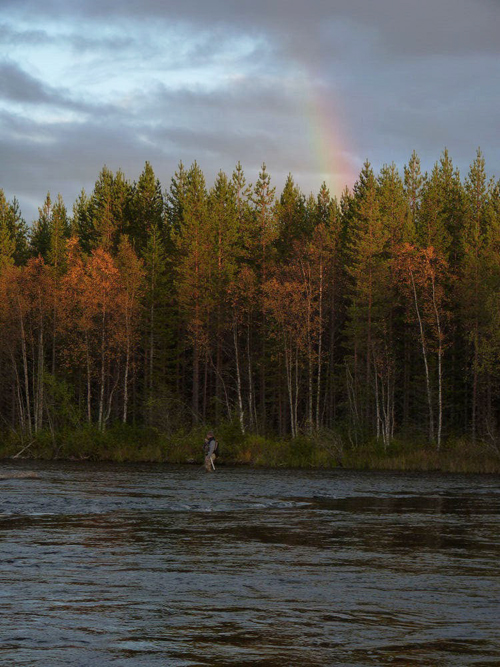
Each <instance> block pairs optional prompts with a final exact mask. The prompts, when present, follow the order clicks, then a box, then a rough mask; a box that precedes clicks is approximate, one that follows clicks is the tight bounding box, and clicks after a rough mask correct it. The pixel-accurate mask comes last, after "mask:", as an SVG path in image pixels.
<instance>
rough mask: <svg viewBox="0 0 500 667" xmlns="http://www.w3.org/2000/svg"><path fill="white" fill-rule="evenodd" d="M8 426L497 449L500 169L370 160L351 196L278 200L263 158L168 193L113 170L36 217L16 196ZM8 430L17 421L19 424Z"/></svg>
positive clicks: (10, 233)
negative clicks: (468, 443) (494, 172)
mask: <svg viewBox="0 0 500 667" xmlns="http://www.w3.org/2000/svg"><path fill="white" fill-rule="evenodd" d="M0 331H1V339H0V340H1V342H0V419H1V422H2V425H3V427H4V428H5V429H13V430H16V431H19V432H22V433H24V434H26V435H33V434H34V433H36V432H38V431H40V430H42V429H50V430H52V431H53V432H57V431H60V430H62V429H65V428H75V427H78V426H79V425H81V424H83V423H91V424H95V425H98V427H99V428H100V429H102V430H104V429H105V428H106V425H108V424H110V423H112V422H116V421H122V422H126V423H131V424H135V425H141V424H144V425H149V426H154V427H157V428H158V429H160V430H164V431H168V432H173V431H176V430H178V429H185V428H188V427H190V426H191V425H193V424H197V423H202V422H203V423H210V424H211V425H213V426H216V425H217V424H218V423H221V422H222V421H228V420H232V421H234V422H236V423H238V424H239V425H240V428H241V430H242V431H243V432H249V431H250V432H255V433H261V434H270V433H274V434H277V435H281V436H284V435H291V436H297V435H298V434H299V433H303V432H306V433H307V432H313V431H317V430H320V429H323V428H333V429H341V430H342V431H343V433H344V434H345V435H346V437H347V438H348V439H349V440H350V441H351V442H352V443H353V444H356V443H361V442H363V441H366V440H367V439H373V438H377V439H379V441H380V442H382V443H383V444H384V445H385V446H387V445H388V444H389V443H390V442H391V440H392V439H393V438H394V437H395V436H404V437H408V438H410V437H412V438H415V437H417V438H419V440H420V441H424V440H425V441H428V442H429V443H432V444H434V445H435V446H436V448H439V447H440V445H441V443H442V441H443V439H444V438H446V437H448V436H452V435H467V436H468V437H470V438H471V439H472V440H475V439H478V438H481V439H485V438H489V439H490V440H491V442H494V443H496V442H497V431H498V428H499V410H500V391H499V390H500V184H499V182H495V181H493V180H488V178H487V176H486V173H485V164H484V159H483V156H482V154H481V152H480V151H478V153H477V156H476V158H475V160H474V161H473V163H472V165H471V167H470V170H469V173H468V174H467V176H466V177H465V178H464V179H461V177H460V175H459V173H458V171H457V170H456V169H455V168H454V166H453V163H452V160H451V158H450V156H449V155H448V153H447V152H446V151H445V152H444V153H443V154H442V156H441V158H440V160H439V161H438V162H437V163H436V165H435V166H434V168H433V169H432V171H431V173H429V174H424V173H422V172H421V168H420V161H419V158H418V157H417V155H416V154H415V153H414V154H413V155H412V156H411V159H410V160H409V163H408V165H407V166H405V168H404V173H403V174H400V173H399V172H398V170H397V169H396V167H395V166H394V165H388V166H384V167H383V168H382V169H381V170H380V173H379V174H375V173H374V171H373V169H372V167H371V166H370V164H369V163H366V164H365V165H364V167H363V169H362V171H361V173H360V176H359V179H358V181H357V182H356V184H355V186H354V188H353V191H352V192H350V191H348V190H347V189H346V190H345V191H344V193H343V194H342V196H341V197H340V200H337V199H336V198H335V197H332V196H331V194H330V192H329V190H328V188H327V187H326V185H325V184H323V185H322V186H321V187H320V189H319V193H318V194H317V195H309V196H305V195H304V194H303V193H302V192H301V190H300V189H299V187H298V186H297V185H296V184H295V182H294V180H293V178H292V176H291V175H290V176H289V177H288V179H287V181H286V184H285V186H284V189H283V191H282V192H281V194H279V195H277V194H276V192H275V188H274V187H273V186H272V184H271V178H270V175H269V173H268V172H267V170H266V167H265V166H264V165H263V167H262V169H261V172H260V174H259V177H258V180H257V182H256V183H255V185H253V186H252V185H250V184H248V183H247V181H246V179H245V175H244V172H243V169H242V168H241V165H240V164H238V165H237V167H236V168H235V170H234V172H233V173H232V175H231V176H228V175H226V174H225V173H222V172H221V173H219V174H218V176H217V178H216V180H215V183H214V184H213V186H212V187H210V188H208V187H207V185H206V182H205V178H204V175H203V173H202V171H201V170H200V168H199V166H198V165H197V164H196V163H194V164H193V165H192V166H191V167H190V168H189V169H186V168H185V167H184V166H183V165H182V164H180V165H179V168H178V170H177V172H176V173H175V175H174V176H173V178H172V179H171V183H170V186H169V188H168V189H167V190H165V191H163V190H162V187H161V185H160V182H159V181H158V179H157V178H156V176H155V174H154V172H153V169H152V168H151V166H150V165H149V164H148V163H146V165H145V168H144V170H143V172H142V174H141V175H140V177H139V179H138V181H137V182H134V183H131V182H130V181H128V180H127V179H126V177H125V175H124V174H123V173H122V172H121V171H118V172H117V173H116V174H114V173H112V172H111V171H110V170H109V169H107V168H106V167H105V168H103V170H102V171H101V173H100V174H99V178H98V180H97V182H96V184H95V187H94V190H93V192H92V193H91V194H86V193H85V192H84V191H82V193H81V195H80V197H79V198H78V200H77V201H76V202H75V204H74V206H73V210H72V212H71V214H69V213H68V211H67V210H66V207H65V204H64V202H63V200H62V198H61V197H60V196H59V197H57V199H56V200H55V201H53V200H52V198H51V196H50V195H47V198H46V200H45V202H44V204H43V206H42V207H41V208H40V209H39V216H38V219H37V220H36V221H35V222H34V223H33V225H32V226H31V227H30V228H28V227H27V225H26V223H25V222H24V221H23V219H22V217H21V214H20V211H19V207H18V205H17V203H16V201H15V200H14V202H7V201H6V199H5V196H4V194H3V192H2V191H0ZM0 428H1V427H0Z"/></svg>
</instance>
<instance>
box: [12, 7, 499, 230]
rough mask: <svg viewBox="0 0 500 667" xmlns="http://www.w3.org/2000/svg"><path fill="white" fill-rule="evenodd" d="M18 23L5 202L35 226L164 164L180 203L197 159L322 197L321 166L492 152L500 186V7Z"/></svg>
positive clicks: (50, 14) (210, 172)
mask: <svg viewBox="0 0 500 667" xmlns="http://www.w3.org/2000/svg"><path fill="white" fill-rule="evenodd" d="M2 11H3V16H2V20H3V23H2V24H0V41H1V43H2V45H6V46H8V49H9V50H8V53H9V58H8V60H3V61H2V63H1V64H0V110H2V113H1V114H0V142H1V149H2V157H4V156H5V159H3V160H2V161H1V162H0V187H4V188H5V189H6V190H7V191H8V194H9V196H12V195H13V194H17V195H18V196H19V198H20V200H21V204H22V206H23V209H25V212H26V215H27V217H28V218H29V217H31V216H32V215H33V214H34V212H35V213H36V206H38V205H40V203H41V201H42V200H43V196H44V194H45V192H46V191H47V189H50V190H51V191H53V192H54V193H55V192H57V191H59V190H61V192H62V194H63V195H64V197H65V200H66V201H67V203H69V204H71V201H72V199H73V198H74V197H75V196H76V194H77V193H78V191H79V190H80V188H81V187H82V186H85V187H87V188H90V187H92V184H93V182H94V181H95V179H96V178H97V174H98V172H99V170H100V168H101V167H102V166H103V164H105V163H106V164H108V166H109V167H110V168H112V169H117V168H119V167H122V168H123V169H124V171H125V173H126V175H127V176H129V177H130V178H136V177H137V176H138V174H139V172H140V171H141V170H142V166H143V164H144V161H145V160H149V161H151V162H152V164H153V166H154V167H155V169H156V171H157V175H158V176H159V178H160V180H161V181H162V183H163V185H164V186H166V185H168V183H169V181H170V177H171V175H172V173H173V171H174V169H175V167H176V165H177V163H178V161H179V160H180V159H182V160H183V161H184V162H185V163H186V164H190V163H191V162H192V161H193V160H194V159H197V160H198V162H199V163H200V164H201V166H202V168H203V169H204V170H205V173H206V175H207V180H208V181H209V182H210V180H211V179H212V178H213V177H214V176H215V174H216V173H217V171H218V170H219V169H220V168H222V169H224V170H226V171H231V170H232V168H233V166H234V164H235V163H236V162H237V161H238V160H241V162H242V164H243V166H244V168H245V169H248V170H249V173H250V174H252V173H253V175H251V176H250V177H249V180H255V176H256V172H257V171H258V168H259V165H260V164H261V163H262V162H263V161H266V163H267V164H268V167H269V169H270V171H271V174H272V175H273V176H274V179H275V182H276V183H277V184H278V187H279V186H280V185H281V183H282V182H283V179H284V177H285V176H286V174H287V173H288V172H289V171H292V172H293V173H294V175H295V177H296V180H297V181H298V183H299V185H301V186H302V188H303V189H304V190H305V191H309V190H310V189H315V190H317V188H318V186H319V184H320V182H321V180H322V178H323V174H322V170H323V168H324V165H321V164H320V163H319V161H318V152H319V151H322V152H323V153H328V152H335V151H337V152H338V153H339V155H340V154H342V156H343V157H344V158H345V156H346V155H347V158H346V159H347V161H350V162H351V163H354V164H355V165H357V166H358V167H361V164H362V161H363V159H364V158H365V157H368V158H369V159H370V160H371V161H372V162H373V163H374V165H379V164H382V163H383V162H391V161H392V160H394V161H395V162H396V163H397V164H398V165H399V166H400V167H402V165H403V163H404V162H405V161H407V159H408V157H409V155H410V154H411V151H412V149H413V148H415V149H417V151H418V152H419V153H420V154H421V158H422V162H423V164H424V166H425V167H426V168H428V167H429V166H430V165H431V164H432V162H433V161H435V160H436V159H438V157H439V154H440V152H441V150H442V149H443V148H444V147H445V146H448V148H449V149H450V152H451V155H452V157H454V158H455V160H456V162H457V163H458V165H459V166H460V168H461V170H462V172H463V171H464V170H466V169H467V165H468V164H469V163H470V162H471V160H472V159H473V157H474V153H475V148H476V147H477V145H479V144H481V145H482V147H483V149H484V152H485V155H486V159H487V167H488V168H489V169H490V170H491V171H492V172H496V173H499V172H500V143H499V142H500V140H499V138H498V131H497V119H496V112H495V110H496V109H498V103H499V102H500V84H499V82H498V76H497V66H498V65H497V63H498V56H499V55H500V40H498V37H497V35H498V29H499V27H500V25H499V22H500V5H499V4H498V2H497V1H496V0H432V1H431V0H420V2H418V3H410V2H401V0H377V2H373V3H369V2H366V0H315V1H314V2H312V3H305V2H303V0H266V2H264V0H254V2H252V3H245V2H227V0H184V1H183V2H182V3H179V2H177V0H176V1H175V2H174V0H143V1H142V2H141V3H137V2H136V1H135V0H134V1H132V0H121V2H120V3H117V2H114V0H113V1H112V0H82V2H80V3H67V2H63V0H45V2H44V3H40V2H38V1H36V2H35V0H23V2H22V3H19V2H18V0H15V1H14V0H2ZM332 110H334V111H332ZM320 112H322V115H323V118H322V119H321V122H320V119H319V113H320ZM342 119H343V120H342ZM342 127H343V128H344V129H341V128H342ZM332 130H335V131H337V132H338V133H340V135H341V136H340V137H338V140H337V141H334V142H333V143H332V141H331V138H329V136H328V135H329V134H332ZM312 135H314V142H315V143H313V140H312ZM321 144H322V145H321ZM336 157H337V156H336V155H333V158H334V159H332V160H331V162H332V163H334V164H335V161H336V160H335V158H336ZM35 201H37V202H38V203H37V204H36V206H35V205H34V202H35Z"/></svg>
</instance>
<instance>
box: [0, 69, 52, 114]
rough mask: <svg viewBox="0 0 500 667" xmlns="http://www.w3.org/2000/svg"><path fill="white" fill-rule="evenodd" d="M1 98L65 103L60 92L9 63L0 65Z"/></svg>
mask: <svg viewBox="0 0 500 667" xmlns="http://www.w3.org/2000/svg"><path fill="white" fill-rule="evenodd" d="M0 96H1V97H2V98H3V99H7V100H11V101H13V102H28V103H32V104H35V103H38V104H40V103H50V104H61V103H64V97H63V96H62V95H61V94H60V93H59V92H58V91H56V90H54V89H53V88H51V87H50V86H47V85H46V84H44V83H42V82H41V81H39V80H38V79H36V78H35V77H33V76H31V75H30V74H28V73H27V72H25V71H23V70H22V69H21V68H20V67H19V66H18V65H16V64H15V63H13V62H8V61H7V62H3V63H0Z"/></svg>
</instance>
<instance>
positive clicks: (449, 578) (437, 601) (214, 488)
mask: <svg viewBox="0 0 500 667" xmlns="http://www.w3.org/2000/svg"><path fill="white" fill-rule="evenodd" d="M34 466H36V467H34ZM23 469H30V470H34V469H36V470H37V472H38V473H39V475H40V478H39V479H9V480H0V664H2V665H4V664H5V665H16V666H28V665H29V666H30V667H32V666H33V665H44V666H45V665H47V666H50V667H56V666H58V665H61V666H62V665H64V666H67V665H75V666H78V667H82V666H85V665H89V666H90V665H92V666H93V665H99V666H105V665H126V666H128V665H130V666H132V665H141V666H143V665H144V666H146V667H148V666H150V665H151V666H153V665H154V666H156V665H179V666H183V665H277V666H279V665H304V666H306V665H386V664H387V665H429V666H431V665H432V666H435V665H500V633H499V627H500V585H499V563H500V560H499V556H500V544H499V537H500V487H499V481H500V480H499V478H498V477H493V476H491V477H490V476H454V475H439V474H429V475H427V474H400V473H357V472H349V471H333V472H330V471H329V472H324V471H275V470H273V471H271V470H252V469H249V468H228V467H226V468H223V467H219V468H218V470H217V473H215V474H206V473H205V472H204V471H203V470H202V469H201V468H198V467H195V466H193V467H191V466H182V467H180V466H179V467H172V466H170V467H166V466H145V465H140V466H128V465H123V466H112V465H106V464H99V465H92V464H88V463H85V464H76V463H75V464H39V465H36V464H33V463H30V464H27V463H24V464H19V465H13V464H3V465H2V466H1V470H0V472H2V473H4V474H5V473H6V472H8V471H9V470H12V471H16V472H19V471H21V470H23Z"/></svg>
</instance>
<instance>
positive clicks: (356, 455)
mask: <svg viewBox="0 0 500 667" xmlns="http://www.w3.org/2000/svg"><path fill="white" fill-rule="evenodd" d="M204 434H205V429H204V428H203V429H202V428H198V429H193V430H191V431H189V432H181V433H176V434H174V435H168V434H165V433H161V432H159V431H156V430H154V429H148V428H134V427H129V426H123V425H117V426H113V427H111V428H109V429H108V430H107V431H105V432H104V433H102V432H100V431H98V430H97V429H95V428H82V429H78V430H74V431H69V432H65V433H58V434H52V433H50V432H48V431H43V432H40V433H38V434H37V436H36V437H35V438H32V439H31V440H26V439H20V438H19V437H18V436H17V435H15V434H13V433H10V434H3V436H2V437H1V440H0V458H3V459H9V458H28V459H40V460H80V461H113V462H149V463H173V464H174V463H175V464H179V463H187V464H189V463H190V464H201V463H202V458H203V457H202V449H201V444H202V443H203V439H204ZM217 437H218V439H219V442H220V457H219V465H224V464H229V465H251V466H262V467H269V468H281V467H287V468H323V469H331V468H337V467H343V468H349V469H358V470H401V471H442V472H453V473H499V474H500V452H497V451H496V450H495V448H494V447H492V446H491V445H488V444H487V443H484V442H477V443H475V444H473V443H472V442H470V441H468V440H466V439H463V438H462V439H455V440H449V441H447V442H446V443H444V444H443V446H442V447H441V449H440V451H437V450H436V448H434V447H430V446H428V445H425V444H419V443H418V442H416V441H414V442H409V441H401V440H398V441H395V442H393V443H392V444H391V445H390V446H389V447H387V448H386V449H385V448H384V447H383V446H382V445H381V443H379V442H376V441H375V442H371V443H365V444H363V445H360V446H356V447H355V446H352V444H351V445H350V444H348V443H346V442H345V441H344V440H343V439H342V437H341V436H340V435H339V434H337V433H334V432H331V431H329V432H326V431H325V432H322V433H319V434H316V435H314V436H301V437H299V438H296V439H293V440H292V439H278V438H269V437H268V438H265V437H263V436H259V435H252V434H247V435H243V434H241V433H240V432H239V431H238V430H237V429H235V428H234V426H233V425H225V426H224V427H221V428H220V429H219V430H218V433H217Z"/></svg>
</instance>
